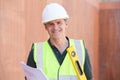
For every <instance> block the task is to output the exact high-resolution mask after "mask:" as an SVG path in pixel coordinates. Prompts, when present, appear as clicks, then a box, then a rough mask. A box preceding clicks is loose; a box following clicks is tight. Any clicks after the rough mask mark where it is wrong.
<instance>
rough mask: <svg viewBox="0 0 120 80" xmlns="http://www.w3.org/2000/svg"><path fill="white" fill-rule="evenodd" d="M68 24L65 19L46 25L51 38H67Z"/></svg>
mask: <svg viewBox="0 0 120 80" xmlns="http://www.w3.org/2000/svg"><path fill="white" fill-rule="evenodd" d="M66 28H67V23H66V21H65V20H64V19H57V20H53V21H50V22H48V23H46V24H45V29H46V30H47V32H48V34H49V35H50V38H56V39H57V38H62V37H65V36H66V33H65V32H66Z"/></svg>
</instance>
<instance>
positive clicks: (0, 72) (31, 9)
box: [0, 0, 99, 80]
mask: <svg viewBox="0 0 120 80" xmlns="http://www.w3.org/2000/svg"><path fill="white" fill-rule="evenodd" d="M54 1H55V2H58V3H60V4H62V5H63V6H64V7H65V8H66V9H67V10H68V14H69V15H70V19H69V24H68V25H69V29H68V30H67V34H68V36H69V37H71V38H76V39H84V40H85V42H86V43H85V45H86V47H87V48H88V51H89V55H90V59H91V64H92V68H93V74H94V78H95V80H98V75H99V74H98V70H99V69H98V37H99V36H98V35H99V34H98V32H99V26H98V25H99V24H98V21H99V20H98V17H99V16H98V15H99V14H98V13H99V7H98V3H97V1H96V0H69V2H68V0H10V1H9V0H0V46H1V48H0V80H24V73H23V70H22V68H21V66H20V64H19V63H20V61H25V62H26V60H27V56H28V54H29V50H30V48H31V44H32V43H33V42H38V41H44V40H46V39H48V37H49V36H48V35H47V32H46V31H45V29H44V26H43V25H42V24H41V13H42V10H43V7H44V6H45V5H46V4H47V3H49V2H54Z"/></svg>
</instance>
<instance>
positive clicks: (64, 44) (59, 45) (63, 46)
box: [50, 37, 68, 54]
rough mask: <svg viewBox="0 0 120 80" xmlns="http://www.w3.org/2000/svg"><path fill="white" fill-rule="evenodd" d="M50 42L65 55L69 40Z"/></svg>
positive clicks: (51, 40) (61, 39)
mask: <svg viewBox="0 0 120 80" xmlns="http://www.w3.org/2000/svg"><path fill="white" fill-rule="evenodd" d="M50 42H51V44H52V45H54V46H55V47H56V48H57V49H58V50H59V51H60V52H61V54H62V53H63V51H64V50H65V49H66V48H67V46H68V41H67V39H66V38H65V37H64V38H60V39H52V38H50Z"/></svg>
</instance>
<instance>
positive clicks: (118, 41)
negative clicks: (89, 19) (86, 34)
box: [99, 4, 120, 80]
mask: <svg viewBox="0 0 120 80" xmlns="http://www.w3.org/2000/svg"><path fill="white" fill-rule="evenodd" d="M102 5H104V6H106V4H102ZM119 5H120V4H119ZM106 7H107V6H106ZM111 7H112V4H111ZM114 7H115V6H114ZM116 8H117V9H115V8H114V9H103V8H102V9H101V10H100V19H99V20H100V33H99V35H100V38H99V66H100V67H99V68H100V69H99V74H100V75H99V79H100V80H120V76H119V74H120V70H119V68H120V63H119V58H120V8H119V9H118V7H116Z"/></svg>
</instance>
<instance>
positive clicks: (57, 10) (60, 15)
mask: <svg viewBox="0 0 120 80" xmlns="http://www.w3.org/2000/svg"><path fill="white" fill-rule="evenodd" d="M68 18H69V16H68V14H67V12H66V10H65V9H64V7H62V6H61V5H59V4H57V3H50V4H48V5H47V6H46V7H45V8H44V10H43V13H42V23H43V24H44V23H47V22H49V21H52V20H55V19H68Z"/></svg>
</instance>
